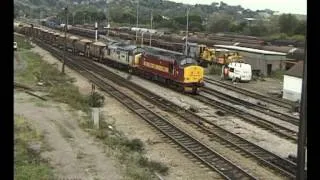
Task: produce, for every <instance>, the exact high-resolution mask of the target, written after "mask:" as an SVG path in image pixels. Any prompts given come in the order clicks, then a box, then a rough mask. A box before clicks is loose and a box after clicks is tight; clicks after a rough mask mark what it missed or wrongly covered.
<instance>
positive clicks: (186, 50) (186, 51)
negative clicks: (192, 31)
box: [185, 8, 190, 55]
mask: <svg viewBox="0 0 320 180" xmlns="http://www.w3.org/2000/svg"><path fill="white" fill-rule="evenodd" d="M189 10H190V9H189V8H188V9H187V33H186V49H185V53H186V55H188V34H189V33H188V30H189Z"/></svg>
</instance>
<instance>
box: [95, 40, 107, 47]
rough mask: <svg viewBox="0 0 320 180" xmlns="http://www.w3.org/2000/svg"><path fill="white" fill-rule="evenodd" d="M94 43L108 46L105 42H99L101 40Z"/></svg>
mask: <svg viewBox="0 0 320 180" xmlns="http://www.w3.org/2000/svg"><path fill="white" fill-rule="evenodd" d="M93 44H94V45H97V46H107V45H106V44H105V43H103V42H99V41H97V42H94V43H93Z"/></svg>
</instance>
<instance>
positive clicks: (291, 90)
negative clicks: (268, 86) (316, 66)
mask: <svg viewBox="0 0 320 180" xmlns="http://www.w3.org/2000/svg"><path fill="white" fill-rule="evenodd" d="M302 73H303V61H299V62H298V63H297V64H296V65H294V66H293V67H292V68H291V69H289V70H288V71H287V72H286V73H285V75H284V76H283V96H282V98H283V99H288V100H290V101H297V100H299V101H300V99H301V92H302Z"/></svg>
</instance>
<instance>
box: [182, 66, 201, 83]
mask: <svg viewBox="0 0 320 180" xmlns="http://www.w3.org/2000/svg"><path fill="white" fill-rule="evenodd" d="M183 77H184V83H199V82H202V81H203V77H204V69H203V68H202V67H201V66H188V67H185V68H184V76H183Z"/></svg>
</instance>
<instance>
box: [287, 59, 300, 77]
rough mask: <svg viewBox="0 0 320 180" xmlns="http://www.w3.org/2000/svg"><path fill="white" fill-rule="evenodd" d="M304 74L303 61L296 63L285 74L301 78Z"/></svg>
mask: <svg viewBox="0 0 320 180" xmlns="http://www.w3.org/2000/svg"><path fill="white" fill-rule="evenodd" d="M302 74H303V61H299V62H298V63H297V64H296V65H294V66H293V67H292V68H290V69H289V70H288V71H287V72H286V73H285V75H288V76H294V77H299V78H302Z"/></svg>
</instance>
